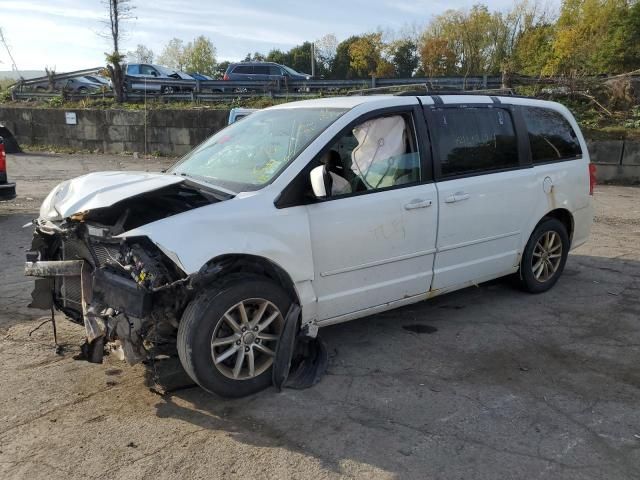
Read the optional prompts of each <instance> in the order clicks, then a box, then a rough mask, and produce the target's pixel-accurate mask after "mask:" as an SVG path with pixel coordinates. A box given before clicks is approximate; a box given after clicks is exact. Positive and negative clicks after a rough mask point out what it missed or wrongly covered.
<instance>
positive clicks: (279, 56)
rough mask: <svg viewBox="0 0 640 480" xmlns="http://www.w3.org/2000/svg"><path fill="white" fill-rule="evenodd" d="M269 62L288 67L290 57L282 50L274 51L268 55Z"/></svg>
mask: <svg viewBox="0 0 640 480" xmlns="http://www.w3.org/2000/svg"><path fill="white" fill-rule="evenodd" d="M267 62H275V63H279V64H280V65H286V64H288V63H289V55H288V54H286V53H284V52H283V51H282V50H278V49H273V50H271V51H270V52H269V53H268V54H267Z"/></svg>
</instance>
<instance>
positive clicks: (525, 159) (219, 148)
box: [25, 95, 594, 397]
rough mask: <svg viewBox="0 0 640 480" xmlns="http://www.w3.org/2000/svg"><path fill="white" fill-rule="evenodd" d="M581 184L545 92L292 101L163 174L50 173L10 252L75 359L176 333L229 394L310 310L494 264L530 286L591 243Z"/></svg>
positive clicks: (320, 320) (273, 359)
mask: <svg viewBox="0 0 640 480" xmlns="http://www.w3.org/2000/svg"><path fill="white" fill-rule="evenodd" d="M593 187H594V171H593V169H592V166H591V165H590V163H589V156H588V152H587V148H586V145H585V141H584V139H583V137H582V134H581V133H580V130H579V128H578V126H577V124H576V122H575V120H574V118H573V116H572V115H571V114H570V113H569V111H568V110H567V109H566V108H565V107H563V106H562V105H559V104H557V103H553V102H545V101H539V100H533V99H528V98H519V97H510V96H505V97H491V96H484V95H441V96H437V95H428V96H420V95H413V96H412V95H400V96H392V95H378V96H351V97H341V98H324V99H317V100H309V101H302V102H294V103H287V104H283V105H278V106H275V107H271V108H268V109H265V110H261V111H258V112H255V113H252V114H251V115H250V116H248V117H246V118H245V119H243V121H242V122H237V123H234V124H232V125H230V126H228V127H227V128H225V129H223V130H221V131H220V132H218V133H217V134H215V135H214V136H212V137H211V138H210V139H209V140H207V141H205V142H204V143H202V144H201V145H199V146H198V147H196V148H195V149H194V150H193V151H192V152H190V153H189V154H187V155H186V156H185V157H183V158H182V159H180V160H179V161H178V162H177V163H176V164H175V165H173V166H172V167H171V168H170V169H169V170H167V171H166V172H163V173H146V172H137V173H132V172H102V173H90V174H87V175H84V176H81V177H78V178H75V179H73V180H68V181H65V182H63V183H61V184H60V185H58V186H57V187H56V188H54V189H53V190H52V191H51V193H50V194H49V195H48V196H47V198H46V199H45V201H44V202H43V204H42V207H41V209H40V215H39V218H37V219H36V220H35V221H34V225H35V233H34V238H33V246H32V248H31V250H30V251H29V252H28V254H27V263H26V267H25V268H26V274H27V275H31V276H35V277H37V279H36V281H35V290H34V293H33V302H32V306H34V307H36V308H47V309H48V308H55V309H57V310H59V311H62V312H64V314H66V316H67V317H69V319H71V320H72V321H74V322H77V323H79V324H82V325H84V328H85V330H86V336H87V343H86V345H87V354H88V356H89V358H90V359H91V360H93V361H97V362H99V361H101V357H102V354H103V351H104V349H105V348H106V347H107V346H109V347H110V348H112V349H115V350H116V351H118V352H120V354H121V355H122V356H123V357H124V358H125V359H126V360H127V361H128V362H130V363H135V362H138V361H141V360H144V359H145V358H146V357H147V356H148V355H149V352H150V350H151V348H152V347H153V345H156V344H159V343H162V344H165V345H172V346H173V348H174V349H177V352H178V355H179V358H180V361H181V363H182V365H183V366H184V369H185V371H186V372H187V373H188V375H189V376H190V377H191V378H192V379H193V380H194V381H195V382H197V383H198V384H199V385H200V386H201V387H202V388H204V389H206V390H208V391H210V392H215V393H217V394H220V395H223V396H231V397H237V396H243V395H248V394H251V393H254V392H256V391H258V390H261V389H263V388H265V387H267V386H268V385H270V384H271V383H272V382H274V379H275V377H276V376H278V377H279V378H283V377H286V374H287V369H288V368H289V366H290V365H291V359H292V356H293V355H294V353H293V352H294V351H295V349H296V345H298V344H299V343H300V342H301V341H303V339H305V338H314V337H316V335H317V332H318V328H319V327H323V326H326V325H331V324H335V323H339V322H344V321H347V320H352V319H356V318H360V317H365V316H367V315H371V314H374V313H377V312H381V311H385V310H389V309H393V308H396V307H400V306H402V305H407V304H410V303H414V302H418V301H421V300H425V299H428V298H431V297H434V296H436V295H440V294H443V293H446V292H450V291H453V290H457V289H461V288H464V287H467V286H471V285H477V284H479V283H481V282H485V281H488V280H491V279H494V278H497V277H501V276H507V275H512V276H513V277H514V278H515V279H516V280H517V281H518V282H519V283H520V284H521V286H522V287H523V289H524V290H526V291H529V292H532V293H539V292H544V291H546V290H547V289H549V288H551V287H552V286H553V285H554V284H555V283H556V281H557V280H558V277H559V276H560V274H561V273H562V271H563V268H564V265H565V262H566V260H567V254H568V253H569V250H570V249H572V248H575V247H577V246H579V245H581V244H582V243H584V242H585V241H586V240H587V237H588V235H589V231H590V228H591V223H592V217H593V211H592V194H593ZM276 368H277V369H278V371H277V372H276ZM276 374H277V375H276Z"/></svg>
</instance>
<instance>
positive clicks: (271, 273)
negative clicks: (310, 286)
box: [198, 254, 300, 303]
mask: <svg viewBox="0 0 640 480" xmlns="http://www.w3.org/2000/svg"><path fill="white" fill-rule="evenodd" d="M232 273H252V274H255V275H260V276H262V277H266V278H268V279H270V280H272V281H273V282H275V283H276V284H278V285H280V286H281V287H282V288H283V289H284V291H285V292H287V294H288V295H289V296H290V297H291V300H293V301H295V302H297V303H300V300H299V298H298V294H297V292H296V289H295V286H294V284H293V281H292V280H291V277H289V274H287V272H286V271H285V270H284V269H283V268H282V267H280V266H279V265H276V264H275V263H273V262H272V261H271V260H268V259H266V258H264V257H260V256H258V255H246V254H229V255H221V256H219V257H216V258H214V259H212V260H209V261H208V262H207V263H206V264H205V265H204V266H203V267H202V268H201V269H200V271H199V273H198V275H199V277H200V278H199V280H198V284H200V285H202V286H205V285H207V284H210V283H211V282H212V281H214V280H218V279H220V278H222V277H224V276H226V275H229V274H232Z"/></svg>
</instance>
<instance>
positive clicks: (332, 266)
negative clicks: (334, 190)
mask: <svg viewBox="0 0 640 480" xmlns="http://www.w3.org/2000/svg"><path fill="white" fill-rule="evenodd" d="M419 113H420V112H419V111H418V114H419ZM415 117H416V115H415V112H414V111H413V110H409V111H404V112H394V113H389V114H386V115H385V117H382V118H387V119H388V118H391V120H390V122H388V123H387V124H392V125H395V126H394V128H393V130H390V131H387V130H385V129H386V127H385V125H387V124H378V126H381V127H382V128H381V129H380V130H379V132H385V131H386V132H387V133H386V135H382V134H381V133H376V124H375V121H376V119H375V118H373V119H371V120H368V121H367V122H369V123H367V130H366V132H365V131H364V130H361V131H360V132H359V134H358V132H357V127H358V124H356V125H355V128H354V129H348V131H347V133H346V134H344V135H343V136H341V137H340V138H339V139H337V140H336V141H335V142H334V143H333V144H332V147H331V149H330V150H329V151H328V152H325V156H326V158H333V160H332V161H331V162H329V163H330V165H331V168H332V169H333V171H334V172H335V173H336V174H337V175H343V176H345V177H347V180H349V182H350V184H351V191H350V192H346V193H345V192H342V193H341V194H339V195H334V196H333V197H331V198H329V199H327V200H325V201H322V202H318V203H313V204H310V205H308V206H307V208H308V213H309V222H310V230H311V243H312V252H313V262H314V269H315V278H314V281H313V286H314V290H315V293H316V295H317V298H318V311H317V313H318V320H320V321H322V320H328V319H334V318H336V317H340V316H342V315H347V314H352V313H354V312H358V311H361V310H365V309H367V308H370V307H376V306H381V305H385V304H388V303H390V302H396V301H402V300H405V301H406V300H409V301H410V300H411V299H412V298H413V297H417V296H419V295H425V294H426V292H427V291H428V290H429V287H430V284H431V278H432V270H433V261H434V252H435V242H436V227H437V218H438V215H437V213H438V212H437V195H436V189H435V186H434V184H433V183H426V182H425V178H426V177H427V172H425V170H426V168H425V162H424V157H425V155H426V154H425V153H424V150H425V148H424V147H422V148H421V147H420V145H421V142H419V141H418V136H417V135H416V128H415V127H416V123H415V121H416V120H418V121H422V122H423V119H422V118H418V119H416V118H415ZM399 118H401V119H402V122H404V123H403V125H405V129H404V131H402V129H399V128H396V127H397V126H398V121H399V120H398V119H399ZM371 121H373V122H374V123H370V122H371ZM402 122H401V123H402ZM420 127H421V128H420V130H419V131H421V132H422V131H423V129H424V124H422V125H421V126H420ZM354 132H355V133H356V135H354ZM393 132H395V134H398V135H403V137H402V138H400V140H399V142H397V141H396V140H398V139H397V138H391V137H390V135H393V134H394V133H393ZM376 145H377V146H378V147H380V148H378V147H376ZM394 145H395V147H394ZM394 148H397V150H398V151H396V152H392V155H391V156H389V155H387V154H385V153H384V151H385V149H390V150H389V151H391V150H392V149H394ZM381 152H383V153H381ZM354 161H355V163H354ZM336 164H339V165H338V166H337V168H336ZM349 177H351V178H349ZM341 183H344V182H341Z"/></svg>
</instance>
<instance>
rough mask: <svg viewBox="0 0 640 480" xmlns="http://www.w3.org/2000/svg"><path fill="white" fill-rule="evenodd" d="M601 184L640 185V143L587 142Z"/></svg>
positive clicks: (616, 141) (617, 141)
mask: <svg viewBox="0 0 640 480" xmlns="http://www.w3.org/2000/svg"><path fill="white" fill-rule="evenodd" d="M587 145H588V147H589V154H590V155H591V162H593V163H595V164H596V165H597V167H596V168H597V171H596V177H597V179H598V182H599V183H608V182H615V183H633V184H636V183H640V141H637V140H597V141H587Z"/></svg>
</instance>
